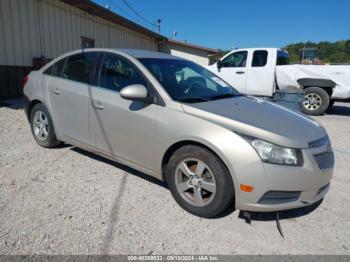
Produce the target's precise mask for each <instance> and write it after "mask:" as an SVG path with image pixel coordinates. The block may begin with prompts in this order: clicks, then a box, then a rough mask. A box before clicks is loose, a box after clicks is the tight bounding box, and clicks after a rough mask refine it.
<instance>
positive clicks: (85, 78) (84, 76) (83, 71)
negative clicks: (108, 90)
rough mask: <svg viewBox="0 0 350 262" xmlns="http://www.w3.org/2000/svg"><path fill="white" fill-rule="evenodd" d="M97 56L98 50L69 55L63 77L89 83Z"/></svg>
mask: <svg viewBox="0 0 350 262" xmlns="http://www.w3.org/2000/svg"><path fill="white" fill-rule="evenodd" d="M97 58H98V53H97V52H87V53H80V54H76V55H72V56H70V57H68V58H67V61H66V63H65V65H64V68H63V71H62V73H61V77H63V78H66V79H69V80H73V81H77V82H81V83H89V79H90V75H91V73H92V71H93V69H94V66H95V64H96V61H97Z"/></svg>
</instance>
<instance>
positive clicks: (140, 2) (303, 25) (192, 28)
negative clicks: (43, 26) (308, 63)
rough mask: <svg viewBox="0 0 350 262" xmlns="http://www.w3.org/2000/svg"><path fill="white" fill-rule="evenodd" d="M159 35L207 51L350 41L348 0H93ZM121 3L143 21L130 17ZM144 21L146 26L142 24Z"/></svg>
mask: <svg viewBox="0 0 350 262" xmlns="http://www.w3.org/2000/svg"><path fill="white" fill-rule="evenodd" d="M93 1H94V2H96V3H98V4H99V5H102V6H106V5H108V6H109V7H110V10H112V11H113V12H116V13H118V14H119V15H121V16H124V17H126V18H128V19H130V20H132V21H134V22H136V23H138V24H141V25H143V26H144V27H148V28H149V29H152V30H154V31H157V28H156V27H155V26H154V25H152V24H153V23H155V21H156V20H157V19H159V18H160V19H161V20H162V22H161V34H162V35H164V36H166V37H171V36H172V35H173V32H174V31H176V32H177V36H176V37H175V39H176V40H182V41H183V40H186V41H187V42H190V43H195V44H199V45H203V46H207V47H211V48H221V49H225V50H227V49H232V48H233V47H235V48H244V47H284V46H285V45H287V44H290V43H296V42H305V41H313V42H319V41H330V42H333V41H337V40H345V39H350V0H304V1H303V0H289V1H287V0H93ZM124 1H126V2H127V3H128V4H129V5H130V6H131V7H132V8H133V9H134V10H136V11H137V12H138V13H139V14H140V15H141V16H142V18H140V17H139V16H137V15H136V14H135V13H133V12H132V11H131V10H130V9H129V7H128V6H127V5H126V4H125V3H124ZM145 20H146V21H145Z"/></svg>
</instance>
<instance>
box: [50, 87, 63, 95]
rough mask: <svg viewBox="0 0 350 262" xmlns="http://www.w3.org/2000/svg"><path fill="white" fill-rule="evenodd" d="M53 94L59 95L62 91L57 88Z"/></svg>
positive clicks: (53, 90)
mask: <svg viewBox="0 0 350 262" xmlns="http://www.w3.org/2000/svg"><path fill="white" fill-rule="evenodd" d="M52 93H54V94H56V95H59V94H60V93H61V91H60V90H59V89H58V88H57V87H56V88H54V89H52Z"/></svg>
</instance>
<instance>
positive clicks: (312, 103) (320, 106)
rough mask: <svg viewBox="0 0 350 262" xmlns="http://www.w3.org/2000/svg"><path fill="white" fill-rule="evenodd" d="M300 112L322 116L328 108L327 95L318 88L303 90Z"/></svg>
mask: <svg viewBox="0 0 350 262" xmlns="http://www.w3.org/2000/svg"><path fill="white" fill-rule="evenodd" d="M304 91H305V99H304V102H303V106H302V111H303V112H304V113H305V114H308V115H314V116H318V115H322V114H323V113H324V112H325V111H326V110H327V108H328V106H329V100H330V99H329V95H328V93H327V92H326V91H325V90H323V89H322V88H319V87H308V88H306V89H305V90H304Z"/></svg>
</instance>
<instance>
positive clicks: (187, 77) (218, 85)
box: [139, 58, 240, 103]
mask: <svg viewBox="0 0 350 262" xmlns="http://www.w3.org/2000/svg"><path fill="white" fill-rule="evenodd" d="M139 60H140V62H141V63H142V64H143V65H144V66H145V67H146V68H147V69H148V70H149V71H150V72H151V73H152V74H153V76H154V77H155V78H157V80H158V81H159V82H160V83H161V84H162V86H163V88H164V89H165V90H166V91H167V93H168V94H169V95H170V97H171V98H172V99H174V100H176V101H179V102H185V103H199V102H206V101H209V100H215V99H224V98H228V97H233V96H237V95H240V94H239V93H238V92H237V91H236V90H235V89H234V88H232V87H231V86H229V85H228V84H227V83H226V82H224V81H223V80H221V79H220V78H219V77H217V76H216V75H214V74H213V73H211V72H210V71H208V70H207V69H205V68H203V67H201V66H199V65H197V64H195V63H193V62H190V61H187V60H182V59H156V58H141V59H139Z"/></svg>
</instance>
